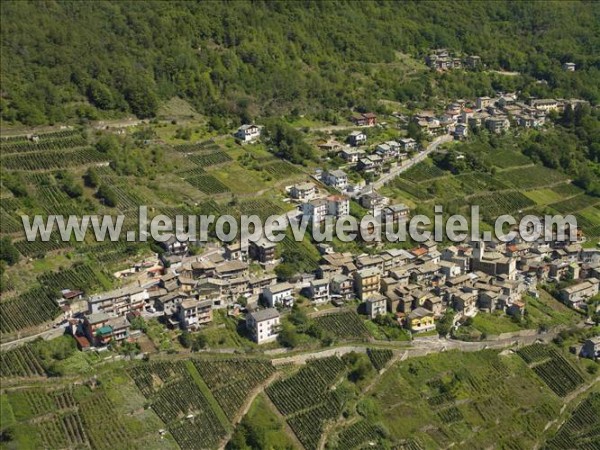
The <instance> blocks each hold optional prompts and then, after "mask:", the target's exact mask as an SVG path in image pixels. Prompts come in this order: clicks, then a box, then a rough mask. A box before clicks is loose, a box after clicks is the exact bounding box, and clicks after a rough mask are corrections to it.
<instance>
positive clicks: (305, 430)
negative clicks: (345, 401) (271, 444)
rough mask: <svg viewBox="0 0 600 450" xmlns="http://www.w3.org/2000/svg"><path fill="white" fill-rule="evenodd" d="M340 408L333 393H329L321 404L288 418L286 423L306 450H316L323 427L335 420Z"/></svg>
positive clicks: (340, 405) (339, 403)
mask: <svg viewBox="0 0 600 450" xmlns="http://www.w3.org/2000/svg"><path fill="white" fill-rule="evenodd" d="M342 406H343V405H342V403H341V401H339V400H338V398H337V396H336V395H335V392H329V393H327V395H326V396H325V397H324V398H323V401H322V402H321V403H319V404H318V405H316V406H314V407H313V408H311V409H308V410H306V411H303V412H301V413H300V414H297V415H295V416H293V417H290V418H288V419H287V422H288V424H289V425H290V427H291V428H292V430H293V431H294V434H295V435H296V436H297V437H298V440H299V441H300V442H301V443H302V445H303V446H304V448H305V449H306V450H313V449H317V448H318V447H319V441H320V439H321V435H322V434H323V429H324V428H325V425H326V424H327V422H328V421H331V420H335V419H337V417H338V416H339V414H340V412H341V408H342Z"/></svg>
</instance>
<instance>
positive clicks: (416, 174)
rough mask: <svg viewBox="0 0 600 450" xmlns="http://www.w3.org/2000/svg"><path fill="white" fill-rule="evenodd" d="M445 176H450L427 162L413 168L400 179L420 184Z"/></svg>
mask: <svg viewBox="0 0 600 450" xmlns="http://www.w3.org/2000/svg"><path fill="white" fill-rule="evenodd" d="M445 175H449V172H445V171H443V170H442V169H440V168H439V167H438V166H436V165H434V164H432V163H430V162H429V161H427V160H426V161H424V162H421V163H419V164H417V165H415V166H413V167H411V168H410V169H408V170H407V171H406V172H404V173H403V174H402V175H400V177H401V178H404V179H406V180H408V181H412V182H413V183H419V182H422V181H427V180H433V179H434V178H439V177H443V176H445Z"/></svg>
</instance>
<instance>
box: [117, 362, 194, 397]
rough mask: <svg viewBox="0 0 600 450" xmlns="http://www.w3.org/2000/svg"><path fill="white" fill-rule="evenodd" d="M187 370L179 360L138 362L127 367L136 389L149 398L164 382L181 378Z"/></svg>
mask: <svg viewBox="0 0 600 450" xmlns="http://www.w3.org/2000/svg"><path fill="white" fill-rule="evenodd" d="M186 372H187V370H186V368H185V366H184V365H183V363H181V362H175V363H173V362H163V361H156V362H152V363H148V364H140V365H137V366H133V367H132V368H130V369H129V371H128V373H129V375H130V376H131V378H133V381H134V382H135V384H136V386H137V387H138V389H139V390H140V391H141V393H142V394H143V395H144V397H146V398H149V397H150V396H151V395H152V394H153V393H154V392H156V391H158V389H159V388H160V387H161V386H162V385H163V384H165V383H167V382H169V381H173V380H176V379H180V378H182V377H183V376H184V375H185V374H186Z"/></svg>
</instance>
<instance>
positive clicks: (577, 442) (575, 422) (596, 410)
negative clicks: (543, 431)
mask: <svg viewBox="0 0 600 450" xmlns="http://www.w3.org/2000/svg"><path fill="white" fill-rule="evenodd" d="M599 444H600V393H598V392H594V393H592V394H590V395H589V396H588V397H587V398H586V399H585V400H584V401H583V402H581V403H580V404H579V406H577V408H576V409H575V410H574V411H573V413H572V414H571V417H570V418H569V420H567V421H566V422H565V423H564V424H563V425H562V426H561V427H560V429H559V430H558V432H557V433H556V435H555V436H554V437H553V438H552V439H550V440H549V441H548V442H546V445H545V446H544V447H543V448H544V449H546V450H560V449H565V448H577V449H584V450H586V449H589V450H593V449H597V448H598V445H599Z"/></svg>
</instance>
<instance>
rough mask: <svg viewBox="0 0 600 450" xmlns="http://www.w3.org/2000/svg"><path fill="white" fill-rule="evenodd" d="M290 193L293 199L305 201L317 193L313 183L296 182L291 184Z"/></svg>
mask: <svg viewBox="0 0 600 450" xmlns="http://www.w3.org/2000/svg"><path fill="white" fill-rule="evenodd" d="M290 195H291V196H292V198H293V199H296V200H300V201H302V202H306V201H308V200H312V199H313V198H315V196H316V195H317V187H316V186H315V184H314V183H310V182H306V183H298V184H295V185H293V186H292V189H291V190H290Z"/></svg>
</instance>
